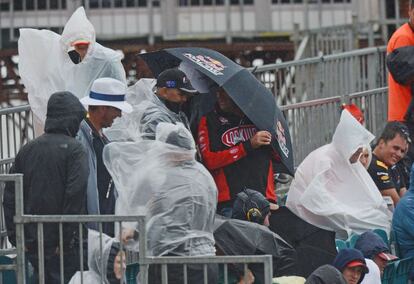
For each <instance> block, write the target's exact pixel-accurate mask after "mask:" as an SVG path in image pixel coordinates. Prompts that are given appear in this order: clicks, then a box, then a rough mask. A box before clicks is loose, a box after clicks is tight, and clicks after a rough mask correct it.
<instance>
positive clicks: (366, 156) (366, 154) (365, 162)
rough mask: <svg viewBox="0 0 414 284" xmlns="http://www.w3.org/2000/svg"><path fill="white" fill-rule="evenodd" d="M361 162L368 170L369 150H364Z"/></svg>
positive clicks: (360, 158)
mask: <svg viewBox="0 0 414 284" xmlns="http://www.w3.org/2000/svg"><path fill="white" fill-rule="evenodd" d="M359 161H360V162H361V164H362V165H363V166H364V167H365V168H366V169H367V168H368V166H369V165H368V162H369V152H368V149H367V148H364V149H363V150H362V153H361V156H359Z"/></svg>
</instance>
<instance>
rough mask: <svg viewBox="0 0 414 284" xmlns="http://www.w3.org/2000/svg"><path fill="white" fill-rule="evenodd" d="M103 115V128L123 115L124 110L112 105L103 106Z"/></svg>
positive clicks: (109, 125)
mask: <svg viewBox="0 0 414 284" xmlns="http://www.w3.org/2000/svg"><path fill="white" fill-rule="evenodd" d="M103 110H104V112H103V115H102V128H106V127H111V126H112V123H113V122H114V120H115V118H117V117H121V115H122V112H121V110H120V109H118V108H116V107H112V106H103Z"/></svg>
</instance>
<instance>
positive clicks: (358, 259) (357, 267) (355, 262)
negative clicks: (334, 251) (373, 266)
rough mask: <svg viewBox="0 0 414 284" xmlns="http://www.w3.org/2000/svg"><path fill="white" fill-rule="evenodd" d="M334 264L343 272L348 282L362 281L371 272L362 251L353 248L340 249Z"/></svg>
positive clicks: (351, 283)
mask: <svg viewBox="0 0 414 284" xmlns="http://www.w3.org/2000/svg"><path fill="white" fill-rule="evenodd" d="M332 265H333V266H335V267H336V269H338V270H339V271H341V272H342V275H343V276H344V278H345V280H346V283H347V284H358V283H361V282H362V280H363V279H364V277H365V274H366V273H368V272H369V270H368V267H367V264H366V262H365V258H364V256H363V255H362V253H361V252H360V251H359V250H356V249H352V248H350V249H343V250H341V251H339V253H338V255H337V256H336V257H335V259H334V261H333V264H332Z"/></svg>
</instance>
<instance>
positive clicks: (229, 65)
mask: <svg viewBox="0 0 414 284" xmlns="http://www.w3.org/2000/svg"><path fill="white" fill-rule="evenodd" d="M139 56H140V57H141V58H142V59H144V60H145V62H146V63H147V64H148V66H149V68H150V69H151V70H152V72H153V73H154V75H155V76H158V74H159V73H160V72H162V71H163V70H165V69H167V68H172V67H177V66H179V65H180V63H182V62H184V63H185V64H186V66H189V67H190V68H193V69H194V70H197V71H198V72H197V73H201V74H202V75H203V76H204V78H203V79H204V84H206V85H207V87H210V86H212V85H216V84H217V85H218V86H220V87H222V88H223V89H224V90H225V91H226V92H227V94H229V96H230V97H231V98H232V99H233V101H234V102H235V103H236V104H237V105H238V107H239V108H240V109H241V110H242V111H243V113H244V114H246V116H247V117H248V118H249V119H250V120H251V121H252V122H253V123H254V124H255V125H256V127H257V128H258V129H260V130H268V131H269V132H270V133H271V134H272V137H273V139H272V140H273V142H272V147H273V148H274V149H275V150H276V151H277V152H278V153H279V156H280V158H281V164H282V165H283V166H284V168H283V170H284V172H286V173H288V174H291V175H292V174H293V172H294V169H293V152H292V142H291V138H290V133H289V128H288V125H287V123H286V120H285V118H284V116H283V113H282V112H281V111H280V109H279V108H278V107H277V106H276V102H275V100H274V98H273V96H272V94H271V93H270V91H269V90H268V89H266V87H265V86H264V85H263V84H262V83H261V82H260V81H258V80H257V78H256V77H255V76H253V74H252V73H250V72H249V71H248V70H247V69H245V68H243V67H242V66H240V65H238V64H237V63H235V62H233V61H232V60H230V59H229V58H227V57H225V56H224V55H222V54H220V53H219V52H217V51H214V50H211V49H206V48H195V47H187V48H186V47H183V48H168V49H164V50H161V51H156V52H150V53H143V54H139ZM187 76H188V74H187ZM189 78H190V80H191V81H193V79H192V77H191V76H189ZM194 87H196V88H197V85H194Z"/></svg>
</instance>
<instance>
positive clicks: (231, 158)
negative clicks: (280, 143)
mask: <svg viewBox="0 0 414 284" xmlns="http://www.w3.org/2000/svg"><path fill="white" fill-rule="evenodd" d="M216 96H217V104H216V106H215V109H214V110H213V111H211V112H209V113H208V114H207V115H205V116H203V117H202V118H201V121H200V123H199V127H198V143H199V147H200V151H201V157H202V160H203V164H204V165H205V166H206V167H207V169H209V171H210V172H211V174H212V176H213V177H214V180H215V181H216V184H217V188H218V191H219V195H218V202H219V203H218V206H217V211H218V213H219V214H222V215H224V216H227V217H231V215H232V205H233V202H234V200H235V198H236V196H237V194H238V193H239V192H241V191H243V190H244V189H245V188H253V189H255V190H257V191H259V192H261V193H262V194H263V195H264V196H266V198H267V199H268V200H270V201H272V202H276V194H275V187H274V181H273V166H272V160H273V159H278V156H277V154H276V153H275V152H274V151H273V150H272V148H271V146H270V143H271V139H272V135H271V134H270V133H269V132H268V131H258V129H257V128H256V126H255V125H254V124H253V123H252V122H251V120H250V119H249V118H248V117H247V116H246V115H245V114H244V113H243V112H242V110H241V109H240V108H239V107H238V106H237V105H236V104H235V102H234V101H233V100H232V99H231V98H230V97H229V95H228V94H227V93H226V92H225V91H224V89H223V88H220V89H218V90H217V92H216Z"/></svg>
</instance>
